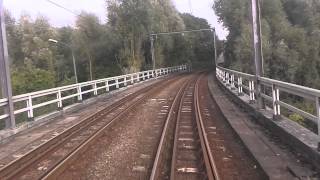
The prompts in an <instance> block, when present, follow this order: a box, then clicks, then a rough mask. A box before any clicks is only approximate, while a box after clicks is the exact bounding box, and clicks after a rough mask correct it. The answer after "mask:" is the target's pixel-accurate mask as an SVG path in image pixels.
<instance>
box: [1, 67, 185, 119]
mask: <svg viewBox="0 0 320 180" xmlns="http://www.w3.org/2000/svg"><path fill="white" fill-rule="evenodd" d="M182 70H187V66H186V65H182V66H176V67H169V68H160V69H156V70H147V71H141V72H136V73H131V74H124V75H120V76H115V77H108V78H103V79H98V80H92V81H87V82H82V83H78V84H71V85H66V86H61V87H55V88H51V89H46V90H40V91H36V92H30V93H26V94H21V95H16V96H13V102H14V103H19V102H23V103H25V105H24V106H25V107H23V108H21V109H16V110H15V111H14V114H15V115H16V114H20V113H24V112H28V117H29V116H30V117H29V118H32V117H33V111H34V110H35V109H37V108H40V107H44V106H47V105H50V104H54V103H57V107H58V108H61V107H62V106H63V105H62V104H61V103H62V102H63V101H64V100H67V99H70V98H74V97H78V100H82V95H84V94H88V93H92V92H94V94H95V95H97V94H96V92H97V91H98V90H101V89H105V90H106V92H107V91H109V88H110V87H114V86H116V87H117V86H119V85H127V84H130V83H137V82H143V81H144V80H146V79H150V78H156V77H157V76H164V75H167V74H169V72H178V71H182ZM141 79H143V80H141ZM88 87H89V88H88ZM87 88H88V89H87ZM83 89H87V90H85V91H83ZM62 93H68V94H69V95H68V94H67V96H64V97H63V96H62ZM50 96H51V97H52V98H53V96H56V97H54V98H55V99H53V100H49V101H48V100H43V101H44V102H41V103H39V104H32V101H34V99H35V98H41V97H46V98H47V99H48V98H50ZM6 105H8V99H6V98H2V99H0V107H2V106H6ZM29 113H30V114H29ZM8 117H9V115H8V114H3V115H0V120H2V119H5V118H8Z"/></svg>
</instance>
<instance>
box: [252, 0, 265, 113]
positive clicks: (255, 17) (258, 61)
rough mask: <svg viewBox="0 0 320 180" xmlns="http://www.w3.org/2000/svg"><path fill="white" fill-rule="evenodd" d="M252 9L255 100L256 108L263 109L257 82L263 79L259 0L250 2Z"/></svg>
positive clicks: (260, 91) (263, 105) (259, 85)
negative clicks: (256, 101) (256, 102)
mask: <svg viewBox="0 0 320 180" xmlns="http://www.w3.org/2000/svg"><path fill="white" fill-rule="evenodd" d="M251 9H252V36H253V38H252V39H253V41H252V42H253V46H252V47H253V57H254V64H255V72H256V84H257V100H258V108H259V109H264V108H265V104H264V101H263V98H262V96H261V93H262V87H261V84H260V81H259V78H260V77H263V73H264V72H263V52H262V38H261V36H262V35H261V21H260V20H261V18H260V0H251Z"/></svg>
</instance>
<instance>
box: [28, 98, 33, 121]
mask: <svg viewBox="0 0 320 180" xmlns="http://www.w3.org/2000/svg"><path fill="white" fill-rule="evenodd" d="M27 107H28V118H29V119H32V118H33V106H32V96H29V97H28V100H27Z"/></svg>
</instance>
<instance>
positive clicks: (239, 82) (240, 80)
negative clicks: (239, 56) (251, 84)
mask: <svg viewBox="0 0 320 180" xmlns="http://www.w3.org/2000/svg"><path fill="white" fill-rule="evenodd" d="M238 93H239V94H238V95H239V96H242V95H243V90H242V77H240V76H239V77H238Z"/></svg>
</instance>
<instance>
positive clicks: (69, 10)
mask: <svg viewBox="0 0 320 180" xmlns="http://www.w3.org/2000/svg"><path fill="white" fill-rule="evenodd" d="M46 1H47V2H49V3H51V4H53V5H55V6H57V7H59V8H61V9H64V10H66V11H68V12H69V13H71V14H74V15H76V16H80V14H78V13H76V12H74V11H72V10H71V9H68V8H66V7H64V6H62V5H61V4H58V3H56V2H54V1H51V0H46Z"/></svg>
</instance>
